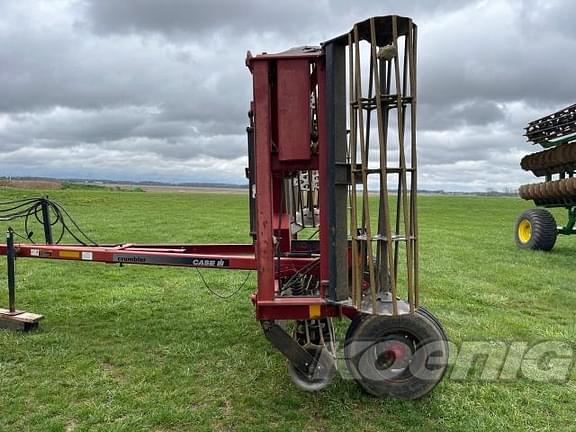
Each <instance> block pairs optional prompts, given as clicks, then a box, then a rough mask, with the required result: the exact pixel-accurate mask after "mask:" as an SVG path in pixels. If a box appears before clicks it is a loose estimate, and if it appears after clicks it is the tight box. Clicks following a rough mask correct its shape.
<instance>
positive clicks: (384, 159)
mask: <svg viewBox="0 0 576 432" xmlns="http://www.w3.org/2000/svg"><path fill="white" fill-rule="evenodd" d="M370 36H371V39H372V45H371V48H372V51H373V52H374V57H376V28H375V23H374V18H371V19H370ZM375 74H376V79H375V82H376V113H377V117H378V138H379V144H380V170H381V171H380V190H381V193H382V194H383V195H382V196H383V198H384V200H383V208H384V215H385V221H384V222H383V224H384V228H385V234H386V239H385V242H386V253H387V256H388V271H389V274H390V290H391V292H392V313H393V314H394V315H397V314H398V303H397V301H396V296H397V290H396V278H395V277H394V274H393V272H391V271H390V270H391V269H393V268H394V263H393V262H392V260H393V254H392V242H391V240H392V235H391V230H390V208H389V201H388V169H387V168H388V154H387V151H388V148H387V147H388V145H387V140H386V138H385V134H386V137H387V135H388V128H387V126H388V125H387V124H384V118H383V115H382V92H381V89H380V71H379V70H378V68H376V72H375ZM385 127H386V130H384V128H385Z"/></svg>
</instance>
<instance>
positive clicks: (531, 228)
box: [515, 105, 576, 251]
mask: <svg viewBox="0 0 576 432" xmlns="http://www.w3.org/2000/svg"><path fill="white" fill-rule="evenodd" d="M525 136H526V137H527V139H528V141H530V142H532V144H538V145H540V146H542V147H543V148H544V150H542V151H539V152H536V153H532V154H529V155H527V156H525V157H524V158H523V159H522V161H521V162H520V165H521V167H522V169H524V170H526V171H532V173H533V174H534V175H536V176H538V177H544V179H545V180H544V181H543V182H540V183H534V184H526V185H522V186H520V190H519V193H520V197H521V198H523V199H525V200H532V201H534V204H535V205H537V206H539V207H540V208H535V209H529V210H526V211H525V212H523V213H522V214H521V215H520V216H519V217H518V219H517V220H516V229H515V238H516V244H517V245H518V247H520V248H522V249H534V250H544V251H549V250H551V249H552V248H553V247H554V244H555V243H556V237H557V236H558V235H559V234H561V235H571V234H576V230H575V229H574V226H575V225H576V177H574V172H575V170H576V105H571V106H569V107H567V108H564V109H563V110H560V111H558V112H555V113H554V114H550V115H548V116H546V117H543V118H541V119H538V120H534V121H533V122H530V123H529V124H528V126H527V127H526V129H525ZM542 207H543V208H542ZM554 207H563V208H565V209H566V210H567V213H568V218H567V222H566V224H565V225H564V226H557V224H556V220H555V219H554V216H553V215H552V213H550V212H549V211H548V210H546V208H554Z"/></svg>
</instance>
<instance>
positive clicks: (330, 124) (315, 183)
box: [0, 16, 448, 399]
mask: <svg viewBox="0 0 576 432" xmlns="http://www.w3.org/2000/svg"><path fill="white" fill-rule="evenodd" d="M416 36H417V27H416V25H415V24H414V23H413V22H412V20H411V19H410V18H406V17H400V16H382V17H373V18H370V19H367V20H365V21H362V22H359V23H357V24H355V25H354V26H353V28H352V29H351V31H349V32H348V33H345V34H343V35H340V36H338V37H336V38H333V39H330V40H328V41H325V42H324V43H322V44H321V46H305V47H299V48H293V49H290V50H288V51H284V52H281V53H276V54H268V53H263V54H259V55H256V56H253V55H252V54H251V53H250V52H248V54H247V57H246V65H247V67H248V68H249V70H250V73H251V74H252V81H253V100H252V102H251V103H250V111H249V120H250V124H249V126H248V128H247V138H248V169H247V170H246V174H247V178H248V187H249V210H250V234H251V236H252V239H253V241H252V243H251V244H244V245H224V244H222V245H137V244H131V243H128V244H116V245H99V244H97V243H95V242H93V241H91V240H90V241H87V242H86V243H84V244H80V245H79V244H74V245H58V244H55V243H58V241H56V242H54V241H52V238H53V237H52V235H51V230H52V227H53V226H54V223H55V221H54V220H51V216H53V215H54V209H55V208H57V209H59V207H57V206H55V204H53V203H51V202H50V201H48V200H44V199H42V200H40V201H38V203H36V202H34V203H31V204H30V205H31V206H32V207H31V210H28V209H27V208H26V209H21V210H19V211H18V214H23V215H25V217H26V218H29V217H30V215H33V216H35V217H36V219H37V220H38V221H40V222H43V226H44V230H45V233H46V236H45V237H46V244H44V245H37V244H18V245H16V246H14V245H13V244H12V246H10V244H11V243H9V244H8V245H6V246H3V245H0V254H7V255H8V256H9V260H10V259H12V261H11V262H12V263H13V258H14V256H15V255H16V254H17V255H18V256H19V257H27V258H43V259H68V260H80V261H89V262H106V263H120V264H123V265H163V266H179V267H192V268H199V267H203V268H212V269H236V270H238V269H243V270H256V271H257V275H258V276H257V291H256V293H254V294H253V295H252V297H251V299H252V302H253V303H254V306H255V315H256V319H257V320H258V321H259V322H260V325H261V327H262V330H263V332H264V335H265V337H266V338H267V339H268V340H269V341H270V342H271V343H272V345H273V346H274V347H276V348H277V349H278V350H279V351H280V352H281V353H282V354H283V355H284V356H285V357H286V358H287V359H288V364H289V368H288V369H289V375H290V377H291V378H292V380H293V381H294V383H295V384H296V385H297V386H298V387H300V388H302V389H305V390H309V391H317V390H321V389H322V388H324V387H325V386H327V385H328V384H329V383H330V381H331V379H332V378H333V377H334V375H335V372H336V361H335V360H336V357H337V352H336V346H337V345H336V342H337V335H336V334H335V331H334V326H333V324H332V318H334V317H343V316H344V317H347V318H350V319H351V320H352V321H351V325H350V327H349V328H348V331H347V333H346V337H345V339H344V341H343V342H344V343H343V346H344V356H345V359H346V364H347V366H348V367H349V369H350V371H351V373H352V376H353V377H354V379H355V380H356V381H357V382H358V383H359V385H360V386H361V387H362V388H363V389H364V390H366V391H367V392H368V393H370V394H373V395H376V396H385V395H387V396H393V397H399V398H403V399H415V398H419V397H421V396H424V395H425V394H427V393H428V392H429V391H431V390H432V389H433V388H434V387H435V386H436V385H437V384H438V383H439V382H440V380H441V379H442V376H443V374H444V371H445V370H446V367H447V361H448V345H447V338H446V334H445V332H444V330H443V329H442V326H441V325H440V322H439V321H438V319H437V318H436V317H434V315H432V314H431V313H430V312H429V311H427V310H425V309H423V308H422V307H421V305H420V294H419V272H418V269H419V263H418V260H419V257H418V220H417V154H416V90H417V85H416V76H417V73H416V46H417V45H416ZM390 191H392V192H393V193H390ZM374 192H375V193H374ZM0 204H1V203H0ZM26 205H28V204H26ZM7 206H8V207H7V208H10V206H11V204H7ZM43 209H46V210H45V211H44V210H43ZM50 209H52V211H51V210H50ZM11 211H12V210H11ZM0 213H1V206H0ZM57 214H58V215H60V216H59V217H58V220H59V221H60V222H63V223H64V222H66V223H67V224H66V226H67V227H68V228H69V230H68V232H73V231H74V228H78V225H77V224H76V223H74V224H72V223H68V222H67V221H68V218H67V217H66V215H67V214H64V213H63V212H60V213H57ZM11 215H13V213H11ZM74 238H76V240H77V241H79V242H81V240H82V237H80V236H79V237H74ZM88 240H89V239H88ZM10 257H11V258H10ZM11 304H12V302H11ZM341 346H342V345H341Z"/></svg>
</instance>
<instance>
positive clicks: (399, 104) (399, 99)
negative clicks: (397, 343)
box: [392, 16, 414, 312]
mask: <svg viewBox="0 0 576 432" xmlns="http://www.w3.org/2000/svg"><path fill="white" fill-rule="evenodd" d="M392 38H393V39H394V44H395V46H396V56H395V57H394V59H393V61H394V72H395V75H396V80H395V81H396V109H397V116H398V125H397V126H398V153H399V155H400V174H399V179H398V180H399V181H400V184H401V187H400V189H401V196H399V197H398V199H399V200H400V199H401V200H402V217H403V221H404V233H405V235H406V238H407V239H406V272H407V274H406V278H407V291H408V303H409V304H410V311H411V312H413V311H414V299H413V290H412V283H413V279H412V276H413V274H412V248H411V246H412V245H411V242H410V240H409V238H410V224H409V222H408V197H407V193H408V187H407V185H406V154H405V149H404V132H405V131H404V119H405V115H404V101H403V94H402V89H401V77H400V64H399V60H398V20H397V18H396V16H393V17H392Z"/></svg>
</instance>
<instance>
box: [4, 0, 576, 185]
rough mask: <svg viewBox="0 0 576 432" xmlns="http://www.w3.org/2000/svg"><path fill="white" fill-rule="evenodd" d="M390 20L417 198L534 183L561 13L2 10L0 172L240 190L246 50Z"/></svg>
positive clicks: (246, 7)
mask: <svg viewBox="0 0 576 432" xmlns="http://www.w3.org/2000/svg"><path fill="white" fill-rule="evenodd" d="M389 13H398V14H403V15H408V16H412V17H414V20H415V21H416V22H417V23H418V24H419V28H420V32H419V36H420V38H419V101H420V108H419V115H418V119H419V125H418V126H419V149H420V150H419V151H420V162H421V169H420V172H421V175H422V177H421V181H420V184H421V185H422V186H423V187H429V188H447V189H458V190H463V189H466V190H473V189H486V188H488V187H492V188H494V187H498V188H504V187H511V186H516V185H517V184H519V183H521V182H526V181H530V178H529V176H527V175H526V174H525V173H523V172H522V171H521V170H520V168H519V159H520V158H521V157H522V155H523V154H526V153H529V152H531V151H533V148H532V147H531V146H529V145H528V144H525V143H524V139H523V137H522V132H523V127H524V125H525V124H526V123H527V122H528V121H529V120H531V119H533V118H536V117H539V116H541V115H543V114H546V113H548V112H550V111H553V110H555V109H558V108H561V107H562V106H564V105H568V104H570V103H573V99H572V98H573V95H574V94H575V93H576V92H575V90H576V88H575V87H576V85H575V84H573V83H572V79H571V77H572V76H574V75H575V73H576V60H574V59H573V58H572V56H571V53H573V52H576V31H574V29H573V26H572V24H571V23H573V22H574V21H575V20H576V4H574V2H570V1H568V0H565V1H560V0H557V1H555V0H528V1H520V0H508V1H480V0H477V1H457V0H443V1H434V2H432V1H424V0H422V1H413V2H401V1H381V0H368V1H363V2H348V1H344V0H337V1H328V0H323V1H318V2H306V1H304V0H297V1H294V2H267V1H264V0H251V1H248V2H236V1H231V0H228V1H225V0H218V1H211V2H199V1H191V0H167V1H163V2H159V1H154V0H122V1H113V0H59V1H55V2H42V1H39V0H4V1H2V2H0V64H1V65H2V68H0V94H1V95H2V97H1V98H0V172H2V173H3V174H7V175H47V176H70V177H92V178H117V179H130V178H133V179H137V180H142V179H153V180H167V181H209V180H212V181H217V182H220V181H229V182H233V183H243V182H244V178H243V166H244V164H245V135H244V128H245V126H246V123H247V117H246V112H247V110H248V104H249V101H250V97H251V79H250V75H249V72H248V70H247V69H246V68H245V66H244V56H245V53H246V50H248V49H250V50H252V52H260V51H268V52H274V51H279V50H283V49H286V48H288V47H291V46H296V45H302V44H317V43H319V42H321V41H322V40H325V39H328V38H330V37H332V36H335V35H337V34H340V33H343V32H345V31H347V30H348V29H349V28H350V27H351V25H352V24H353V23H354V22H356V21H359V20H361V19H364V18H366V17H367V16H370V15H384V14H389ZM40 161H41V162H40ZM495 185H496V186H495Z"/></svg>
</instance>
